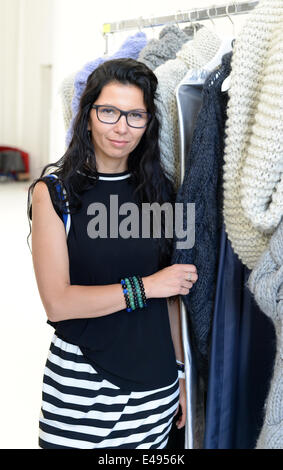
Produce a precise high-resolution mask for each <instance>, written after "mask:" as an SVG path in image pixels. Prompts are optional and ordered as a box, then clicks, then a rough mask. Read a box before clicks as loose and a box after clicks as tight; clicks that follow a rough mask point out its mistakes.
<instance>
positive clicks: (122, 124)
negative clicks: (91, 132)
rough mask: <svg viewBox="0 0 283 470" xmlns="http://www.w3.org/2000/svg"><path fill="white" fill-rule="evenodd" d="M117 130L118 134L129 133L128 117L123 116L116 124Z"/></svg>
mask: <svg viewBox="0 0 283 470" xmlns="http://www.w3.org/2000/svg"><path fill="white" fill-rule="evenodd" d="M115 130H116V131H117V132H123V133H125V132H127V131H128V124H127V120H126V116H121V117H120V119H119V121H118V122H116V124H115Z"/></svg>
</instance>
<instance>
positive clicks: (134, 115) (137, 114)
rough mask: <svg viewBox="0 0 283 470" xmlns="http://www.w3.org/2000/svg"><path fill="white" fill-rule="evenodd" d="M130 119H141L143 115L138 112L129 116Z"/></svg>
mask: <svg viewBox="0 0 283 470" xmlns="http://www.w3.org/2000/svg"><path fill="white" fill-rule="evenodd" d="M130 116H131V117H133V118H134V119H142V118H143V115H142V114H141V113H138V112H132V113H131V114H130Z"/></svg>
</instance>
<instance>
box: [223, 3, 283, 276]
mask: <svg viewBox="0 0 283 470" xmlns="http://www.w3.org/2000/svg"><path fill="white" fill-rule="evenodd" d="M282 43H283V2H282V1H281V0H261V1H260V2H259V4H258V6H257V7H256V8H255V9H254V10H253V11H252V12H251V13H250V15H249V19H248V22H247V23H246V24H245V26H244V27H243V28H242V30H241V34H240V35H239V37H238V38H237V39H236V42H235V46H234V52H233V60H232V72H231V80H230V89H229V97H230V99H229V105H228V110H227V115H228V119H227V123H226V126H227V128H226V133H227V139H226V146H225V157H224V158H225V165H224V220H225V227H226V230H227V234H228V237H229V240H230V241H231V243H232V247H233V249H234V251H235V252H236V253H237V254H238V256H239V258H240V259H241V261H242V262H243V263H244V264H245V265H246V266H247V267H248V268H249V269H253V267H254V266H255V263H256V262H257V260H258V258H259V257H260V255H261V253H262V252H263V251H264V250H265V249H266V247H267V245H268V242H269V239H270V237H271V235H272V233H273V232H274V230H275V228H276V226H277V225H278V223H279V221H280V218H281V216H282V213H283V200H282V199H283V198H282V196H283V181H282V172H283V61H282V58H283V50H282V47H283V46H282Z"/></svg>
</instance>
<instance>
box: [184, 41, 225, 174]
mask: <svg viewBox="0 0 283 470" xmlns="http://www.w3.org/2000/svg"><path fill="white" fill-rule="evenodd" d="M232 42H233V38H232V37H226V38H224V39H222V42H221V45H220V47H219V49H218V51H217V53H216V54H215V56H214V57H213V58H212V60H211V61H210V62H208V63H207V64H205V65H204V66H203V67H202V68H201V69H190V70H189V71H188V73H187V74H186V75H185V77H184V78H183V80H182V81H181V82H180V83H179V85H178V86H177V88H176V100H177V110H178V121H179V135H180V159H181V162H184V166H186V165H187V157H188V156H189V151H190V147H191V142H192V138H193V132H194V129H195V126H196V120H197V116H198V113H199V110H200V108H201V105H202V89H203V84H204V82H205V80H206V79H207V78H208V76H209V75H210V74H211V73H212V72H213V71H214V70H215V69H216V67H219V66H220V65H221V61H222V57H223V56H224V55H225V54H227V53H229V52H231V50H232Z"/></svg>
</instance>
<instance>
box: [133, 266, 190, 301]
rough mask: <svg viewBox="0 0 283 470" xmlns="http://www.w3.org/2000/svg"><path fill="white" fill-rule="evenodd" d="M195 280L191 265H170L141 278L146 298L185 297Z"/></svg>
mask: <svg viewBox="0 0 283 470" xmlns="http://www.w3.org/2000/svg"><path fill="white" fill-rule="evenodd" d="M189 278H190V279H189ZM197 279H198V275H197V269H196V267H195V266H194V265H193V264H172V265H171V266H167V267H166V268H164V269H161V270H160V271H157V272H156V273H154V274H151V275H150V276H145V277H143V278H142V280H143V283H144V288H145V295H146V297H147V298H151V297H171V296H175V295H187V294H188V293H189V292H190V289H191V288H192V287H193V284H194V283H195V282H196V281H197Z"/></svg>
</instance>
